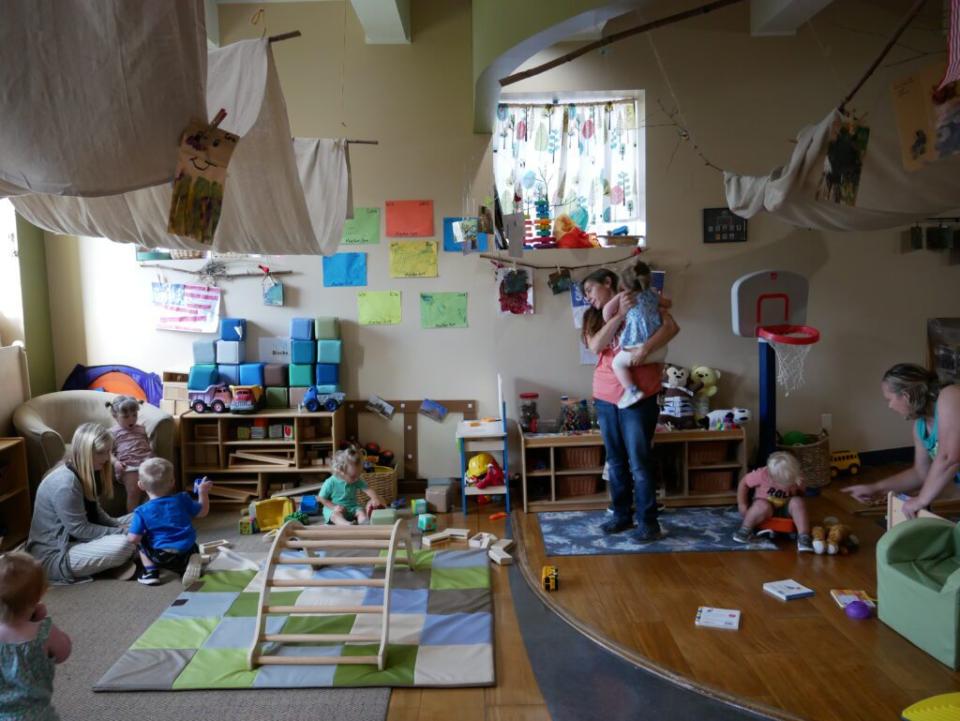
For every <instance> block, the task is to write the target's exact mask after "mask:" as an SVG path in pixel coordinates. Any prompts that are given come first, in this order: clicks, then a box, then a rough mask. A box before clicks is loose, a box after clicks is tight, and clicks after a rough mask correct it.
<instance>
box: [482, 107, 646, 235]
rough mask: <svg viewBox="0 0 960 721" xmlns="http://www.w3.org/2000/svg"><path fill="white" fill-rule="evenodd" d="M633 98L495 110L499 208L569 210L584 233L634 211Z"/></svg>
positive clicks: (529, 211) (636, 159)
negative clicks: (539, 205) (541, 205)
mask: <svg viewBox="0 0 960 721" xmlns="http://www.w3.org/2000/svg"><path fill="white" fill-rule="evenodd" d="M638 125H639V124H638V122H637V105H636V102H635V101H634V100H618V101H609V102H600V103H591V104H580V103H577V104H568V105H562V104H553V105H513V104H504V105H500V106H499V107H498V108H497V125H496V130H495V133H494V136H493V141H494V162H493V169H494V178H495V182H496V188H497V193H498V195H499V197H500V202H501V204H502V207H503V212H504V213H514V212H523V213H525V214H526V215H527V217H530V218H532V217H533V216H534V210H533V206H534V203H535V202H536V201H537V200H538V199H542V198H546V199H547V200H548V201H549V203H550V206H551V208H550V211H551V212H550V216H551V218H555V217H556V216H557V215H559V214H561V213H567V214H568V215H570V216H571V218H573V221H574V222H575V223H576V224H577V225H578V226H579V227H580V228H582V229H584V230H591V231H597V230H598V229H600V228H601V227H602V226H603V224H609V223H616V222H618V221H626V220H631V219H635V218H637V217H638V215H640V210H639V207H640V206H639V202H638V195H637V194H638V192H639V188H640V183H639V182H638V180H639V179H638V178H637V174H638V172H640V162H639V157H638V156H639V152H640V151H639V146H638V134H639V132H640V131H639V127H638Z"/></svg>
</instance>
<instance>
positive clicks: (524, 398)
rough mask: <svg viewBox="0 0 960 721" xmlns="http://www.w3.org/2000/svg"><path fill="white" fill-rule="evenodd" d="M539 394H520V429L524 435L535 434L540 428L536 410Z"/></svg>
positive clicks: (538, 414)
mask: <svg viewBox="0 0 960 721" xmlns="http://www.w3.org/2000/svg"><path fill="white" fill-rule="evenodd" d="M539 399H540V394H539V393H521V394H520V427H521V428H522V429H523V430H524V432H526V433H536V432H537V430H538V429H539V427H540V412H539V411H538V410H537V401H538V400H539Z"/></svg>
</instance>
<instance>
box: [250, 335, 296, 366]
mask: <svg viewBox="0 0 960 721" xmlns="http://www.w3.org/2000/svg"><path fill="white" fill-rule="evenodd" d="M257 351H258V356H259V357H258V358H257V360H259V361H260V362H261V363H283V364H284V365H286V364H287V363H289V362H290V339H289V338H276V337H270V338H260V339H259V340H258V341H257Z"/></svg>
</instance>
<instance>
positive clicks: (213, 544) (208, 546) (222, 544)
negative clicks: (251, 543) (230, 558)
mask: <svg viewBox="0 0 960 721" xmlns="http://www.w3.org/2000/svg"><path fill="white" fill-rule="evenodd" d="M230 545H231V544H230V541H228V540H227V539H226V538H221V539H219V540H216V541H207V542H206V543H201V544H200V553H210V552H211V551H213V550H214V549H217V548H230Z"/></svg>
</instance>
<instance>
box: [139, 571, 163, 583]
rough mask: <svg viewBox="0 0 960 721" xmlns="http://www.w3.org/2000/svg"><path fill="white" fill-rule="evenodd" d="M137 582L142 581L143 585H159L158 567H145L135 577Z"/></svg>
mask: <svg viewBox="0 0 960 721" xmlns="http://www.w3.org/2000/svg"><path fill="white" fill-rule="evenodd" d="M137 583H142V584H143V585H144V586H159V585H160V569H159V568H145V569H143V571H142V572H141V573H140V575H139V576H138V577H137Z"/></svg>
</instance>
